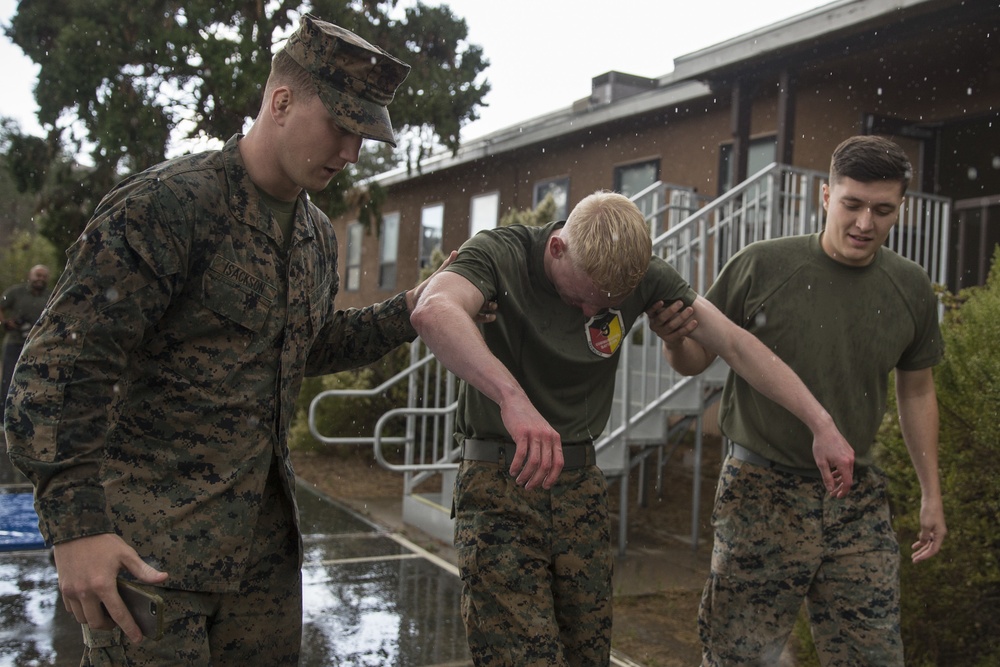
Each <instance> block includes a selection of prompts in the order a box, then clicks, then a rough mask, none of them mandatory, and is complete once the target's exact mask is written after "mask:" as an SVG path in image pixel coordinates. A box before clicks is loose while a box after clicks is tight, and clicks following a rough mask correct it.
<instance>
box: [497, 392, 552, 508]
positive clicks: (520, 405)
mask: <svg viewBox="0 0 1000 667" xmlns="http://www.w3.org/2000/svg"><path fill="white" fill-rule="evenodd" d="M500 416H501V417H502V418H503V424H504V426H505V427H506V428H507V432H508V433H510V435H511V437H512V438H514V443H515V444H516V445H517V451H516V452H515V454H514V458H513V459H512V460H511V461H510V474H511V475H513V476H515V477H516V481H517V483H518V484H520V485H521V486H523V487H524V488H525V489H526V490H527V491H531V490H533V489H536V488H538V487H539V486H541V487H542V488H544V489H551V488H552V487H553V486H554V485H555V483H556V479H557V478H558V477H559V473H560V472H562V468H563V464H564V460H563V452H562V440H561V439H560V437H559V434H558V433H557V432H556V430H555V429H553V428H552V427H551V426H550V425H549V423H548V422H547V421H545V419H544V418H543V417H542V415H540V414H539V413H538V411H537V410H536V409H535V406H533V405H532V404H531V402H530V401H528V400H527V396H525V397H524V398H523V400H520V401H512V402H511V404H504V405H501V406H500Z"/></svg>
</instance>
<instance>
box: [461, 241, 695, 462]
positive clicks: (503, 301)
mask: <svg viewBox="0 0 1000 667" xmlns="http://www.w3.org/2000/svg"><path fill="white" fill-rule="evenodd" d="M562 224H563V223H562V222H553V223H549V224H548V225H545V226H544V227H526V226H522V225H512V226H510V227H501V228H497V229H491V230H487V231H483V232H480V233H478V234H476V235H475V236H474V237H473V238H471V239H469V240H468V241H467V242H466V243H465V245H463V246H462V248H461V250H460V252H459V255H458V258H457V259H456V260H455V262H454V263H452V264H451V265H450V266H449V267H448V269H447V270H449V271H454V272H455V273H458V274H459V275H461V276H463V277H465V278H466V279H468V280H469V281H471V282H472V283H473V284H474V285H475V286H476V287H478V288H479V290H480V291H481V292H482V293H483V296H484V297H485V298H486V299H487V300H493V301H496V302H497V306H498V310H497V319H496V322H492V323H490V324H487V325H484V326H483V327H481V330H482V332H483V336H484V338H485V340H486V344H487V345H488V346H489V348H490V351H491V352H493V354H494V355H495V356H496V357H497V358H498V359H499V360H500V361H501V362H502V363H503V364H504V365H505V366H506V367H507V368H508V369H509V370H510V372H511V373H512V374H513V375H514V377H515V378H516V379H517V381H518V382H519V383H520V385H521V387H522V388H523V389H524V391H525V392H526V393H527V395H528V397H529V398H530V399H531V402H532V404H533V405H534V406H535V407H536V408H537V409H538V411H539V412H540V413H541V415H542V416H543V417H545V419H546V420H548V422H549V423H550V424H551V425H552V427H553V428H554V429H555V430H556V431H558V432H559V435H560V436H561V438H562V440H563V442H567V443H572V442H579V441H583V440H590V439H593V438H596V437H598V436H599V435H600V434H601V432H602V431H603V430H604V427H605V425H606V424H607V421H608V416H609V414H610V412H611V403H612V399H613V396H614V387H615V371H616V369H617V366H618V358H619V355H620V352H621V344H622V342H623V341H625V340H626V337H627V335H628V333H629V330H630V329H631V328H632V325H633V324H634V323H635V321H636V319H638V318H639V316H640V315H642V314H643V312H644V311H645V310H646V308H648V307H649V306H651V305H652V304H653V303H655V302H656V301H658V300H660V299H663V300H664V302H666V303H671V302H673V301H675V300H677V299H681V300H682V301H683V302H684V303H685V304H688V305H690V304H691V303H693V302H694V299H695V298H696V296H697V295H696V294H695V292H694V290H692V289H691V287H690V286H689V285H688V284H687V282H685V281H684V279H683V278H681V276H680V275H679V274H678V273H677V272H676V271H675V270H674V269H673V268H672V267H670V266H669V265H668V264H667V263H666V262H664V261H663V260H662V259H660V258H658V257H653V258H651V260H650V264H649V270H648V271H647V272H646V275H645V277H644V278H643V280H642V281H641V282H640V283H639V285H638V287H637V288H636V289H635V290H634V291H633V292H632V294H631V295H629V297H628V298H627V299H626V300H625V301H624V302H623V303H622V304H621V305H620V306H619V307H617V308H613V309H609V310H608V311H605V312H603V313H600V314H598V315H597V316H595V317H594V318H588V317H585V316H584V314H583V311H582V310H580V309H579V308H575V307H573V306H570V305H568V304H566V303H564V302H563V300H562V299H561V298H560V297H559V294H558V293H557V292H556V290H555V287H554V286H553V284H552V282H551V281H550V280H549V279H548V277H547V276H546V274H545V269H544V265H543V256H544V252H545V244H546V241H547V240H548V238H549V236H550V235H551V233H552V232H553V231H554V230H555V229H557V228H558V227H560V226H562ZM647 334H648V332H647ZM649 335H651V334H649ZM457 421H458V424H457V430H458V433H459V434H461V435H464V436H465V437H474V438H500V439H505V440H509V439H510V436H509V435H508V433H507V431H506V429H505V428H504V426H503V420H502V419H501V418H500V410H499V408H498V406H497V405H496V403H494V402H493V401H492V400H490V399H489V398H487V397H486V396H484V395H482V394H481V393H480V392H479V391H478V390H476V389H475V388H473V387H469V386H468V385H466V384H465V383H462V386H461V388H460V390H459V410H458V417H457Z"/></svg>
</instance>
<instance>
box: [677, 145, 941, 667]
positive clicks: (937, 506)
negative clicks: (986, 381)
mask: <svg viewBox="0 0 1000 667" xmlns="http://www.w3.org/2000/svg"><path fill="white" fill-rule="evenodd" d="M910 177H911V168H910V163H909V161H908V159H907V158H906V155H905V154H904V153H903V151H902V150H901V149H900V148H899V146H897V145H896V144H894V143H892V142H891V141H888V140H886V139H882V138H879V137H874V136H860V137H852V138H850V139H848V140H846V141H844V142H843V143H841V144H840V146H838V147H837V149H836V150H835V151H834V154H833V159H832V161H831V166H830V179H829V181H830V182H829V184H827V185H824V186H823V205H824V208H825V209H826V211H827V220H826V227H825V229H824V231H823V232H822V233H821V234H814V235H811V236H800V237H793V238H782V239H775V240H770V241H762V242H759V243H755V244H752V245H750V246H748V247H746V248H745V249H743V250H742V251H741V252H739V253H738V254H737V255H735V256H734V257H733V258H732V260H730V262H729V263H728V264H727V265H726V266H725V268H724V269H723V270H722V272H721V273H720V275H719V278H718V280H717V281H716V283H715V284H714V285H713V286H712V287H711V289H710V290H709V292H708V294H707V298H708V299H709V300H710V301H712V303H714V304H715V305H716V306H718V308H719V309H720V310H721V311H722V312H723V313H725V314H726V315H727V316H728V317H729V318H730V319H731V320H733V321H734V322H735V323H736V324H738V325H739V326H741V327H743V328H745V329H746V330H748V331H750V332H751V333H753V334H754V335H755V336H757V337H758V338H759V339H760V340H761V341H762V342H763V343H764V344H765V345H766V346H767V347H768V348H769V349H771V350H772V351H773V352H774V353H775V354H776V355H777V356H779V357H780V358H782V359H783V360H784V361H786V362H787V363H788V365H789V366H791V367H792V369H793V370H794V371H795V372H796V374H798V376H799V377H801V378H802V380H803V381H804V382H805V383H806V385H807V386H808V387H809V389H810V390H811V391H812V392H813V393H814V394H815V395H816V396H817V397H818V398H819V400H820V402H821V403H822V404H823V406H824V407H825V408H827V409H828V410H829V411H830V414H831V415H832V416H833V418H834V421H835V422H836V424H837V428H838V429H840V431H841V433H843V434H844V435H845V436H846V437H847V439H848V441H849V442H850V444H851V446H852V447H853V449H854V462H853V473H854V474H853V478H854V480H855V481H856V484H855V486H854V488H852V489H851V491H850V493H849V494H847V495H846V496H844V497H842V498H838V497H830V496H829V495H827V494H826V493H825V492H824V486H823V483H822V482H821V480H820V476H821V474H823V473H825V472H826V471H825V470H824V468H826V467H827V464H826V463H825V462H824V461H822V460H820V459H819V458H818V457H817V456H816V452H815V451H814V450H813V448H811V447H810V437H809V436H810V433H809V430H808V429H807V428H806V427H805V425H803V424H802V423H801V422H800V421H799V420H798V419H797V418H796V417H795V416H794V415H792V414H790V413H789V412H788V411H787V410H785V409H784V408H782V407H781V406H779V405H777V404H775V403H774V402H772V401H771V400H770V399H769V398H767V397H765V396H763V395H761V394H760V393H758V392H757V391H756V390H755V389H754V388H753V387H752V386H750V385H749V384H747V383H746V382H745V381H744V380H743V379H742V378H740V377H739V376H737V375H736V374H734V373H730V375H729V378H728V380H727V382H726V386H725V390H724V393H723V398H722V405H721V407H720V412H719V422H720V426H721V428H722V431H723V433H724V434H725V435H726V436H727V438H729V440H730V443H731V444H730V448H729V456H728V457H727V458H726V460H725V462H724V464H723V466H722V474H721V477H720V480H719V488H718V491H717V493H716V504H715V508H714V512H713V519H712V521H713V525H714V527H715V546H714V549H713V553H712V571H711V575H710V577H709V580H708V582H707V584H706V586H705V592H704V595H703V597H702V603H701V610H700V613H699V630H700V633H701V638H702V645H703V662H702V665H704V666H710V665H711V666H715V665H749V664H753V665H771V664H778V659H779V656H780V654H781V652H782V649H783V648H784V645H785V642H786V640H787V638H788V635H789V633H790V632H791V630H792V628H793V626H794V624H795V620H796V617H797V615H798V612H799V609H800V607H801V606H802V602H803V600H805V603H806V607H807V610H808V612H809V619H810V623H811V626H812V632H813V638H814V640H815V644H816V649H817V651H818V653H819V655H820V659H821V662H822V663H823V664H824V665H827V666H831V665H842V666H844V667H846V666H848V665H879V667H894V666H901V665H902V664H903V650H902V640H901V637H900V625H899V545H898V544H897V542H896V538H895V535H894V533H893V530H892V523H891V520H890V516H889V506H888V502H887V500H886V494H885V476H884V474H883V473H882V472H881V471H880V470H878V469H877V468H875V467H874V466H873V465H872V453H871V449H872V445H873V444H874V442H875V436H876V433H877V431H878V428H879V424H880V423H881V421H882V416H883V414H884V413H885V409H886V400H887V399H886V396H887V383H888V378H889V374H890V373H891V372H892V371H895V376H896V396H897V402H898V405H899V415H900V423H901V425H902V429H903V437H904V439H905V441H906V445H907V448H908V449H909V451H910V457H911V459H912V460H913V465H914V468H915V469H916V473H917V477H918V479H919V481H920V486H921V490H922V493H923V502H922V506H921V513H920V535H919V539H918V540H917V542H916V543H915V544H914V545H913V550H914V551H913V554H912V559H913V561H914V562H920V561H922V560H925V559H927V558H930V557H931V556H934V555H935V554H936V553H937V552H938V550H939V549H940V547H941V541H942V540H943V539H944V536H945V533H946V532H947V528H946V527H945V520H944V511H943V508H942V501H941V488H940V482H939V479H938V469H937V461H938V456H937V450H938V441H937V437H938V407H937V399H936V395H935V391H934V378H933V374H932V367H933V366H934V365H935V364H937V363H938V362H939V361H940V360H941V357H942V355H943V353H944V349H943V344H942V340H941V332H940V330H939V327H938V315H937V311H938V303H937V299H936V297H935V295H934V293H933V291H932V290H931V285H930V281H929V279H928V277H927V274H926V273H925V272H924V271H923V269H921V268H920V266H918V265H917V264H915V263H913V262H910V261H909V260H906V259H904V258H902V257H900V256H899V255H897V254H896V253H894V252H893V251H891V250H889V249H888V248H885V247H883V244H884V242H885V240H886V237H887V236H888V234H889V232H890V230H891V229H892V227H893V226H894V225H895V224H896V222H897V221H898V219H899V209H900V206H901V204H902V201H903V195H904V193H905V191H906V188H907V185H908V183H909V180H910ZM698 326H699V325H698V323H697V318H692V314H691V313H690V312H688V311H680V314H679V316H678V317H676V318H674V319H673V320H670V321H667V322H665V323H664V324H663V329H662V331H661V337H663V338H664V340H665V343H664V346H665V351H666V354H667V358H668V359H669V360H670V362H671V364H672V365H673V366H674V367H675V368H676V369H677V370H678V371H680V372H683V373H688V374H695V373H698V372H700V371H701V370H703V369H704V368H706V367H707V365H708V364H709V363H711V361H712V360H713V359H714V355H713V354H711V353H708V352H706V351H705V350H704V349H703V348H702V347H701V346H700V345H699V344H698V343H697V341H694V340H692V339H691V338H685V337H684V334H687V333H692V332H694V331H697V327H698ZM848 465H849V464H848ZM845 472H847V471H845Z"/></svg>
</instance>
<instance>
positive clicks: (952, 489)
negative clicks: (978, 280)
mask: <svg viewBox="0 0 1000 667" xmlns="http://www.w3.org/2000/svg"><path fill="white" fill-rule="evenodd" d="M997 257H1000V251H998V252H997V253H995V254H994V261H993V270H992V271H991V273H990V277H989V279H988V281H987V284H986V285H985V286H983V287H978V288H970V289H967V290H963V292H962V293H960V294H959V295H958V297H957V298H956V299H953V300H952V301H953V303H954V306H953V307H952V308H950V309H949V311H948V313H947V315H946V317H945V320H944V322H943V323H942V334H943V336H944V340H945V345H946V352H945V359H944V361H943V362H942V363H941V364H940V365H939V366H938V367H937V368H935V373H934V375H935V384H936V386H937V394H938V403H939V405H940V414H941V428H940V472H941V487H942V494H943V502H944V510H945V521H946V523H947V526H948V535H947V537H946V538H945V540H944V542H943V544H942V548H941V552H940V553H938V555H937V556H935V557H934V558H932V559H930V560H928V561H924V562H922V563H919V564H917V565H914V564H913V563H912V562H911V561H910V559H909V554H910V548H909V547H910V545H911V544H913V542H915V541H916V539H917V534H918V532H919V529H920V500H921V498H920V485H919V483H918V482H917V479H916V474H915V473H914V471H913V466H912V463H911V462H910V458H909V454H908V452H907V450H906V447H905V445H904V443H903V440H902V436H901V435H900V430H899V418H898V415H897V414H896V408H895V404H894V397H893V405H891V406H890V409H889V410H887V411H886V417H885V420H884V422H883V425H882V430H881V432H880V434H879V449H878V452H877V454H878V457H879V458H878V460H879V463H880V465H881V466H882V467H883V468H884V469H885V470H886V472H887V473H888V474H889V479H890V484H889V493H890V501H891V504H892V509H893V514H894V525H895V529H896V532H897V535H898V537H899V543H900V546H901V548H902V552H903V559H902V568H901V575H900V576H901V581H902V629H903V641H904V645H905V647H906V664H907V665H913V666H914V667H920V666H924V665H926V666H930V665H962V666H963V667H978V666H983V667H985V666H986V665H997V664H1000V613H998V612H1000V563H998V559H1000V457H998V456H997V454H998V449H1000V448H998V445H1000V262H997Z"/></svg>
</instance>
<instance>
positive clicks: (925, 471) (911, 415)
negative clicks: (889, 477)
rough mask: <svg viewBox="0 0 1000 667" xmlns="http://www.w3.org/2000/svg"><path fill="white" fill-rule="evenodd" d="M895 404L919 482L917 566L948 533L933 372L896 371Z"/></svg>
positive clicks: (915, 559) (913, 557)
mask: <svg viewBox="0 0 1000 667" xmlns="http://www.w3.org/2000/svg"><path fill="white" fill-rule="evenodd" d="M896 402H897V404H898V406H899V426H900V428H901V430H902V432H903V441H904V442H906V449H907V450H908V451H909V452H910V460H911V461H913V468H914V470H916V472H917V479H918V480H919V481H920V493H921V499H920V535H919V536H918V538H917V541H916V542H914V543H913V547H912V548H913V555H912V559H913V562H914V563H919V562H920V561H922V560H927V559H928V558H930V557H931V556H933V555H935V554H936V553H937V552H938V551H939V550H940V549H941V543H942V542H943V541H944V536H945V534H946V533H947V532H948V528H947V526H945V522H944V503H943V501H942V499H941V481H940V478H939V476H938V404H937V393H936V392H935V390H934V373H933V371H932V370H931V369H930V368H925V369H921V370H918V371H902V370H899V369H898V368H897V369H896Z"/></svg>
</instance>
